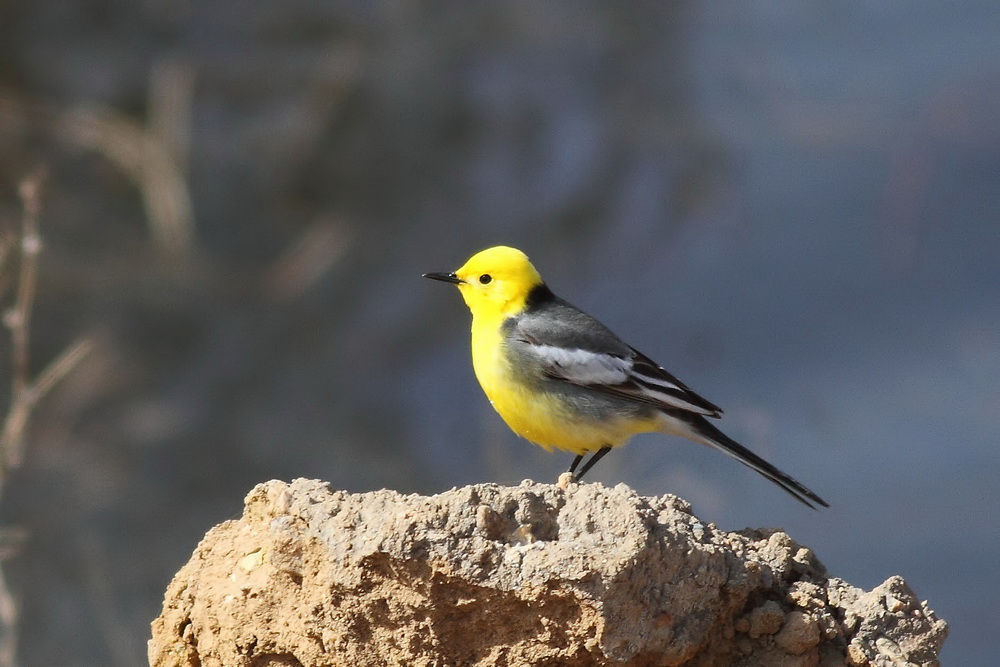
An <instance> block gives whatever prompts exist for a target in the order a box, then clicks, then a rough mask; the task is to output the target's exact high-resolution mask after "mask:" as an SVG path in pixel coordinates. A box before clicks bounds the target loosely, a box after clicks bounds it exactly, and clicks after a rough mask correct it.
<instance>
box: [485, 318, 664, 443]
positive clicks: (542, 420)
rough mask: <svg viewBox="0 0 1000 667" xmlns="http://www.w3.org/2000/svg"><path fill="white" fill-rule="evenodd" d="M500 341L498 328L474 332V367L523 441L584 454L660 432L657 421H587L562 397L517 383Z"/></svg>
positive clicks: (619, 419)
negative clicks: (636, 437)
mask: <svg viewBox="0 0 1000 667" xmlns="http://www.w3.org/2000/svg"><path fill="white" fill-rule="evenodd" d="M499 336H500V335H499V329H498V327H490V328H486V327H483V328H482V329H479V328H478V327H476V326H475V325H474V326H473V338H472V341H473V344H472V350H473V352H472V362H473V367H474V368H475V371H476V377H477V378H478V379H479V384H480V385H481V386H482V388H483V391H484V392H486V396H487V398H489V400H490V403H491V404H492V405H493V408H494V409H495V410H496V411H497V412H498V413H499V414H500V416H501V417H502V418H503V420H504V421H505V422H507V425H508V426H509V427H510V428H511V430H513V431H514V432H515V433H517V434H518V435H519V436H521V437H522V438H525V439H527V440H530V441H531V442H533V443H535V444H536V445H540V446H541V447H544V448H545V449H549V450H551V449H553V448H556V449H563V450H567V451H570V452H573V453H574V454H583V453H586V452H591V451H596V450H598V449H600V448H601V447H604V446H607V445H610V446H612V447H617V446H618V445H622V444H624V443H625V442H626V441H627V440H628V439H629V438H631V437H632V436H633V435H635V434H637V433H647V432H651V431H657V430H659V429H660V424H659V421H658V420H656V419H654V418H650V419H645V420H637V419H634V418H632V419H624V418H610V419H607V418H606V419H591V418H587V417H586V416H585V415H581V414H580V413H579V412H578V411H576V410H573V409H572V406H569V405H567V404H566V403H565V402H564V400H565V399H564V398H563V397H562V396H560V395H558V394H551V393H545V392H540V391H537V390H532V388H531V387H529V386H526V385H524V384H522V383H520V382H518V381H517V380H516V379H515V378H514V377H513V375H512V374H511V372H510V368H509V366H508V365H507V362H506V361H505V360H504V358H503V354H502V350H503V348H502V347H501V345H500V341H499Z"/></svg>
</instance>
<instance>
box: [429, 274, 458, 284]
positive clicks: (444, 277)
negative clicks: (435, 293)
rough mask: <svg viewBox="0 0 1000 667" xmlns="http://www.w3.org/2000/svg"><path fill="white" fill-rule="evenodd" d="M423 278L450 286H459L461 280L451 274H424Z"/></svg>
mask: <svg viewBox="0 0 1000 667" xmlns="http://www.w3.org/2000/svg"><path fill="white" fill-rule="evenodd" d="M424 278H430V279H431V280H440V281H441V282H445V283H451V284H452V285H461V284H462V282H463V281H462V279H461V278H459V277H458V276H456V275H455V274H454V272H452V273H425V274H424Z"/></svg>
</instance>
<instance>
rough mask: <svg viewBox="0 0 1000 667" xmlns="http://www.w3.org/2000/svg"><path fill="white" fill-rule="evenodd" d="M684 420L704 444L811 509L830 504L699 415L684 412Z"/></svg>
mask: <svg viewBox="0 0 1000 667" xmlns="http://www.w3.org/2000/svg"><path fill="white" fill-rule="evenodd" d="M684 421H686V422H687V423H688V424H690V425H691V428H692V429H693V430H694V431H695V432H697V433H698V434H699V435H700V436H701V437H702V438H704V439H705V444H707V445H709V446H711V447H714V448H715V449H718V450H719V451H720V452H723V453H725V454H728V455H729V456H732V457H733V458H734V459H736V460H737V461H739V462H740V463H742V464H744V465H747V466H749V467H751V468H753V469H754V470H756V471H757V472H759V473H760V474H761V475H763V476H764V477H767V478H768V479H769V480H771V481H772V482H774V483H775V484H777V485H778V486H780V487H781V488H783V489H784V490H785V491H787V492H788V493H790V494H791V495H793V496H795V499H796V500H798V501H799V502H800V503H802V504H804V505H807V506H809V507H811V508H812V509H816V506H815V505H813V502H815V503H819V504H820V505H822V506H823V507H829V506H830V505H829V504H828V503H827V502H826V501H825V500H823V499H822V498H820V497H819V496H817V495H816V494H815V493H813V492H812V491H810V490H809V489H808V488H807V487H806V486H805V485H804V484H802V483H801V482H798V481H796V480H795V479H793V478H792V477H789V476H788V475H786V474H785V473H783V472H781V471H780V470H778V469H777V468H775V467H774V466H773V465H771V464H770V463H768V462H767V461H765V460H764V459H762V458H760V457H759V456H757V455H756V454H754V453H753V452H751V451H750V450H749V449H747V448H746V447H744V446H743V445H741V444H740V443H738V442H736V441H735V440H733V439H732V438H730V437H729V436H728V435H726V434H725V433H723V432H722V431H720V430H719V429H717V428H716V427H715V426H713V425H712V424H711V422H709V421H708V420H707V419H705V418H704V417H702V416H701V415H692V414H691V413H685V414H684ZM810 501H812V502H810Z"/></svg>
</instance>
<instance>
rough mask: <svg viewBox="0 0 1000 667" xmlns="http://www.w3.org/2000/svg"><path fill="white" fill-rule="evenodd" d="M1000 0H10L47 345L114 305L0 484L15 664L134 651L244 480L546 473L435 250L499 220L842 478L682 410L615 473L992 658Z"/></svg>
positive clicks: (632, 449)
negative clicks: (507, 412) (508, 419)
mask: <svg viewBox="0 0 1000 667" xmlns="http://www.w3.org/2000/svg"><path fill="white" fill-rule="evenodd" d="M998 25H1000V4H998V3H996V2H995V0H970V1H968V2H964V3H961V4H960V5H952V4H941V3H938V2H931V1H930V0H908V1H906V2H902V1H899V0H890V1H887V2H879V3H858V2H850V3H839V4H837V3H826V2H806V3H797V2H788V1H786V2H757V1H754V2H730V3H711V4H705V3H695V2H669V3H654V2H624V3H606V2H592V1H589V2H549V3H536V2H529V1H527V0H522V1H513V0H511V1H505V2H498V3H466V2H459V1H446V2H433V3H432V2H399V1H392V0H369V1H365V2H359V1H350V0H345V1H341V2H330V1H328V0H288V1H287V2H282V3H265V2H236V1H233V0H229V1H226V0H222V1H220V2H213V3H196V2H186V1H183V0H146V1H144V2H127V1H125V0H60V1H57V2H46V3H39V2H29V1H27V0H6V1H4V2H0V225H2V229H3V231H4V233H5V234H8V235H10V234H16V233H17V230H18V225H19V224H20V220H21V215H22V212H21V204H20V202H19V200H18V195H17V188H18V183H19V182H20V181H21V179H22V178H24V177H25V176H26V175H28V174H29V173H31V172H33V171H34V170H36V169H37V168H39V167H42V168H44V170H45V173H46V179H45V182H44V189H43V192H42V195H41V205H42V214H41V217H40V221H39V225H40V230H41V234H42V237H43V241H44V249H43V252H42V254H41V256H40V264H39V269H38V285H37V294H36V305H35V308H34V317H33V322H32V329H31V343H32V362H31V370H32V374H33V375H37V374H38V373H40V372H41V371H42V369H43V368H44V367H45V366H46V365H47V364H48V363H50V362H51V361H52V360H53V359H55V358H56V357H57V356H58V355H59V354H60V353H61V352H62V351H63V350H65V349H67V348H68V347H69V346H71V345H72V344H73V343H74V341H77V340H80V339H86V340H90V341H91V342H92V345H93V347H92V349H91V352H90V354H88V355H87V356H86V358H85V359H84V360H83V361H82V362H80V363H79V364H78V365H77V366H76V367H75V369H74V370H73V372H72V373H70V374H69V375H68V376H67V377H66V378H64V379H63V381H62V382H60V383H59V384H58V386H57V387H56V388H55V389H54V390H53V391H52V392H50V393H49V395H48V396H47V397H46V398H45V400H44V401H43V402H42V403H41V404H40V405H39V406H38V408H37V409H36V410H35V414H34V419H33V421H32V423H31V425H30V429H29V431H28V437H27V439H26V449H25V455H24V461H23V464H21V465H20V467H18V468H17V469H15V470H12V471H10V474H9V475H8V478H7V480H6V483H5V486H4V489H3V497H2V499H0V517H2V521H3V525H4V526H5V527H6V528H7V530H8V532H9V533H10V534H11V535H16V534H18V531H20V532H21V533H22V534H23V541H22V542H21V543H20V545H19V546H18V547H16V548H14V549H13V550H12V551H13V554H12V555H11V554H10V553H8V555H9V556H11V558H10V559H9V560H7V561H6V562H5V563H4V572H5V573H6V576H7V580H8V585H9V586H10V589H11V591H12V593H13V597H14V599H16V600H17V601H18V604H19V613H18V614H16V615H13V616H12V615H11V614H10V613H8V612H10V609H0V615H5V614H6V616H5V618H7V619H8V620H9V621H13V622H14V623H15V624H16V626H17V628H18V632H19V635H20V638H19V643H20V647H19V659H20V664H22V665H28V666H35V665H39V666H40V665H67V666H76V665H81V666H82V665H138V664H143V663H144V662H145V642H146V640H147V638H148V633H149V622H150V621H151V620H152V619H153V618H154V617H155V616H156V615H157V614H158V612H159V605H160V602H161V600H162V594H163V592H164V589H165V588H166V586H167V583H168V582H169V580H170V578H171V576H172V575H173V574H174V573H175V572H176V571H177V570H178V569H179V568H180V567H181V565H183V563H184V562H185V561H186V560H187V558H188V557H189V556H190V554H191V552H192V551H193V550H194V548H195V546H196V545H197V543H198V541H199V539H200V538H201V536H202V535H203V534H204V533H205V531H207V530H208V529H209V528H211V527H212V526H213V525H215V524H216V523H219V522H221V521H224V520H226V519H229V518H233V517H236V516H238V515H239V513H240V511H241V507H242V499H243V496H244V495H245V494H246V493H247V492H248V491H249V490H250V489H251V488H252V487H253V485H254V484H256V483H258V482H262V481H265V480H268V479H272V478H280V479H286V480H287V479H292V478H294V477H310V478H320V479H324V480H329V481H330V483H331V484H332V486H333V487H335V488H338V489H344V490H348V491H352V492H361V491H366V490H370V489H377V488H383V487H388V488H393V489H397V490H399V491H401V492H406V493H412V492H416V493H425V494H426V493H435V492H438V491H442V490H445V489H448V488H450V487H452V486H456V485H465V484H470V483H475V482H483V481H495V482H501V483H510V484H514V483H517V482H519V481H520V480H522V479H524V478H532V479H535V480H543V481H544V480H551V481H554V480H555V478H556V476H557V475H558V474H559V473H560V472H561V471H563V470H564V469H565V468H566V466H567V465H568V463H569V461H570V459H571V458H572V457H571V456H570V455H569V454H547V453H545V452H544V451H542V450H540V449H537V448H535V447H532V446H531V445H529V444H528V443H526V442H524V441H521V440H518V439H517V438H515V437H514V436H513V435H512V434H510V433H509V432H508V431H507V429H506V427H505V426H504V425H503V424H502V422H501V421H500V420H499V418H498V417H497V416H496V415H495V414H493V412H492V410H491V408H490V407H489V405H488V403H487V402H486V400H485V399H484V397H483V396H482V394H481V391H480V389H479V387H478V385H477V383H476V381H475V378H474V377H473V374H472V369H471V365H470V363H469V350H468V344H469V343H468V328H469V316H468V313H467V312H466V310H465V307H464V305H463V304H462V303H461V300H460V298H459V295H458V294H457V292H456V291H455V290H454V289H452V288H450V287H448V286H446V285H442V284H438V283H432V282H430V281H426V280H422V279H421V278H420V274H421V273H423V272H426V271H450V270H453V269H455V268H457V267H458V266H459V265H461V264H462V263H463V262H464V261H465V259H466V258H467V257H468V256H469V255H470V254H472V253H473V252H475V251H477V250H479V249H482V248H483V247H486V246H490V245H495V244H498V243H505V244H510V245H515V246H518V247H520V248H522V249H524V250H525V251H526V252H528V254H529V255H530V256H531V257H532V259H533V260H534V261H535V263H536V265H537V266H538V267H539V268H540V270H541V271H542V273H543V275H544V276H545V277H546V279H547V281H548V283H549V285H550V286H551V287H552V288H553V289H554V290H555V291H556V293H558V294H560V295H562V296H564V297H565V298H567V299H568V300H570V301H571V302H573V303H574V304H576V305H577V306H580V307H582V308H584V309H585V310H588V311H590V312H592V313H593V314H595V315H597V316H599V317H600V318H601V319H602V320H604V321H605V322H606V323H607V324H609V325H610V326H611V327H612V329H614V330H615V331H616V332H618V333H619V334H621V335H622V336H623V337H625V338H627V339H628V340H629V341H630V342H632V343H633V344H634V345H635V346H636V347H637V348H639V349H640V350H642V351H643V352H645V353H646V354H648V355H650V356H651V357H653V358H654V359H656V360H658V361H659V362H660V363H662V364H663V365H664V366H666V367H667V368H668V369H670V370H671V371H673V372H674V373H675V374H677V375H678V376H679V377H680V378H681V379H682V380H684V381H685V382H686V383H688V384H689V385H691V386H692V388H694V389H695V390H696V391H698V392H699V393H701V394H703V395H705V396H706V397H707V398H708V399H709V400H712V401H714V402H716V403H719V404H720V405H722V406H723V407H724V409H725V410H726V417H725V419H724V420H723V422H722V426H723V427H724V429H725V430H726V431H727V432H728V433H729V434H730V435H732V436H733V437H735V438H737V439H739V440H741V441H743V442H745V443H746V444H748V445H749V446H750V447H751V448H752V449H754V450H755V451H756V452H758V453H759V454H761V455H762V456H764V457H765V458H767V459H769V460H770V461H772V462H774V463H775V464H776V465H778V466H779V467H780V468H782V469H783V470H786V471H787V472H789V473H790V474H792V475H794V476H795V477H797V478H798V479H800V480H802V481H803V482H805V483H806V484H807V485H808V486H810V487H811V488H813V489H814V490H816V491H817V492H818V493H819V494H820V495H822V496H823V497H824V498H826V499H827V500H828V501H829V502H830V503H831V505H832V507H831V508H830V509H829V510H824V511H822V512H818V513H817V512H812V511H809V510H808V509H806V508H804V507H802V506H801V505H800V504H798V503H796V502H795V501H794V500H792V499H791V498H790V497H788V496H786V495H785V494H784V493H783V492H782V491H781V490H780V489H778V488H777V487H775V486H774V485H772V484H770V483H768V482H767V481H766V480H764V479H762V478H761V477H759V476H758V475H757V474H755V473H753V472H752V471H750V470H748V469H746V468H744V467H742V466H740V465H738V464H737V463H735V462H734V461H732V460H730V459H728V458H726V457H723V456H721V455H719V454H718V453H716V452H713V451H710V450H707V449H705V448H700V447H698V446H696V445H693V444H691V443H688V442H687V441H682V440H676V439H671V438H668V437H665V436H644V437H640V438H637V439H636V440H635V441H633V442H632V443H631V444H630V445H629V446H628V447H626V448H625V449H623V450H619V451H616V452H614V453H613V454H612V455H611V456H608V457H607V458H606V459H604V461H603V462H602V463H601V465H600V466H598V467H597V468H595V470H594V471H593V473H592V479H591V480H590V481H594V482H596V481H600V482H604V483H606V484H612V485H613V484H616V483H618V482H625V483H627V484H629V485H631V486H633V487H634V488H636V489H638V490H639V491H640V492H642V493H644V494H651V495H659V494H663V493H675V494H678V495H681V496H683V497H684V498H686V499H688V500H689V501H691V502H692V503H693V504H694V509H695V511H696V512H697V513H698V514H699V516H701V517H702V518H703V519H705V520H710V521H713V522H716V523H717V524H718V525H719V526H720V527H721V528H724V529H728V530H738V529H741V528H743V527H745V526H781V527H784V528H785V529H786V530H788V532H789V533H790V534H791V535H792V536H793V537H794V538H795V539H796V540H797V541H799V542H801V543H803V544H805V545H808V546H810V547H812V548H813V549H814V550H815V551H816V552H817V553H818V554H819V556H820V558H821V559H822V560H823V561H824V563H825V564H826V566H827V567H828V569H829V570H830V572H831V573H832V574H834V575H836V576H839V577H842V578H844V579H846V580H848V581H850V582H851V583H853V584H856V585H859V586H863V587H865V588H871V587H873V586H875V585H877V584H879V583H880V582H882V581H883V580H884V579H885V578H886V577H888V576H890V575H892V574H901V575H902V576H904V577H905V578H906V580H907V581H908V582H909V583H910V584H911V586H913V587H914V589H915V590H916V592H917V594H918V595H919V596H920V597H922V598H926V599H928V600H930V604H931V607H932V608H933V609H935V610H936V611H937V612H938V613H939V614H940V615H941V616H942V617H943V618H945V619H946V620H947V621H949V623H950V624H951V637H950V639H949V640H948V642H947V643H946V645H945V652H944V656H943V657H944V663H945V664H953V665H974V664H984V665H985V664H993V660H995V655H996V652H997V647H996V637H997V635H998V633H1000V607H998V606H997V604H996V598H997V592H998V591H1000V565H998V560H997V556H996V554H997V552H998V549H1000V531H998V530H997V521H996V517H997V512H998V511H1000V490H998V485H997V482H996V475H997V473H998V470H1000V448H998V446H997V438H998V432H1000V262H998V256H1000V124H998V122H997V119H998V118H1000V38H998V36H1000V33H998V30H997V26H998ZM8 273H10V271H8ZM5 289H6V292H5V293H4V299H5V302H4V308H7V307H9V306H10V305H11V302H12V299H13V290H12V289H11V283H10V281H9V280H8V282H7V283H6V287H5ZM10 347H11V346H10V341H9V337H6V336H5V337H4V338H3V341H2V347H0V373H2V377H0V380H2V382H0V384H2V385H3V386H4V387H6V386H7V384H8V378H9V376H10V372H11V368H10V365H11V362H10ZM5 391H6V390H5ZM0 396H3V397H5V398H7V399H9V396H8V395H7V394H2V395H0ZM8 551H11V550H8Z"/></svg>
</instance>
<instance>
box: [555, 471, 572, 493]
mask: <svg viewBox="0 0 1000 667" xmlns="http://www.w3.org/2000/svg"><path fill="white" fill-rule="evenodd" d="M575 483H576V475H574V474H573V473H571V472H564V473H563V474H561V475H559V481H557V482H556V486H558V487H559V488H560V489H562V490H563V491H565V490H566V489H567V488H568V487H569V485H570V484H575Z"/></svg>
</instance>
